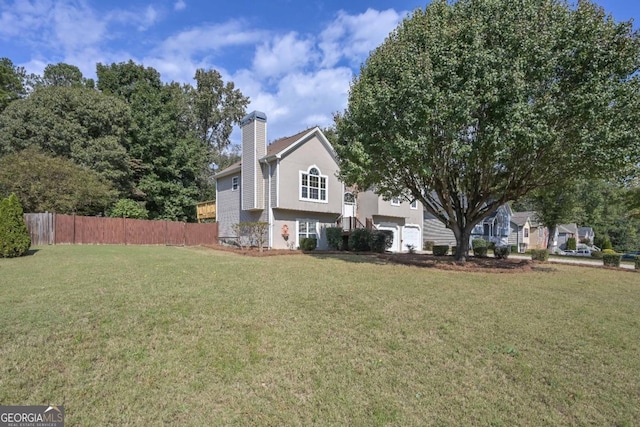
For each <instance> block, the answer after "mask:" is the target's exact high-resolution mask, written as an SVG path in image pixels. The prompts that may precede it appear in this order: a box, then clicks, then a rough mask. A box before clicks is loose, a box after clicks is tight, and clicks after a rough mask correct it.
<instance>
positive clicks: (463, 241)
mask: <svg viewBox="0 0 640 427" xmlns="http://www.w3.org/2000/svg"><path fill="white" fill-rule="evenodd" d="M456 228H457V227H456ZM472 230H473V227H471V228H468V227H465V228H463V229H459V228H457V229H455V230H453V235H454V236H455V238H456V255H455V259H456V261H459V262H462V263H464V262H466V261H467V258H469V240H471V231H472Z"/></svg>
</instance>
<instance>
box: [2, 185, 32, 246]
mask: <svg viewBox="0 0 640 427" xmlns="http://www.w3.org/2000/svg"><path fill="white" fill-rule="evenodd" d="M23 213H24V212H23V211H22V205H21V204H20V201H19V200H18V198H17V197H16V195H15V194H11V195H10V196H9V197H8V198H6V199H3V200H0V257H2V258H14V257H19V256H22V255H24V254H26V253H27V251H28V250H29V248H30V247H31V236H29V230H27V224H25V222H24V218H23Z"/></svg>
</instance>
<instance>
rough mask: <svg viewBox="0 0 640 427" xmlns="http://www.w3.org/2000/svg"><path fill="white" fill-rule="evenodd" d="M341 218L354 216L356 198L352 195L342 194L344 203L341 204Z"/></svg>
mask: <svg viewBox="0 0 640 427" xmlns="http://www.w3.org/2000/svg"><path fill="white" fill-rule="evenodd" d="M342 216H343V218H350V217H355V216H356V196H355V194H353V193H349V192H347V193H344V203H343V204H342Z"/></svg>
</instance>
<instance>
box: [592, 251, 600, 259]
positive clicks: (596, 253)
mask: <svg viewBox="0 0 640 427" xmlns="http://www.w3.org/2000/svg"><path fill="white" fill-rule="evenodd" d="M602 255H603V252H601V251H591V257H593V258H598V259H602Z"/></svg>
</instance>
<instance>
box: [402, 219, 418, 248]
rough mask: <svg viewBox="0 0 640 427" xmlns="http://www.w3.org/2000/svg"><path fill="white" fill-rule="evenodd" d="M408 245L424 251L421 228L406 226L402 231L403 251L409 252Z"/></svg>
mask: <svg viewBox="0 0 640 427" xmlns="http://www.w3.org/2000/svg"><path fill="white" fill-rule="evenodd" d="M407 245H411V246H412V247H413V248H414V249H415V250H417V251H419V250H422V238H421V233H420V227H416V226H415V225H405V226H404V227H403V229H402V250H403V251H408V250H409V248H408V246H407Z"/></svg>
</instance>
